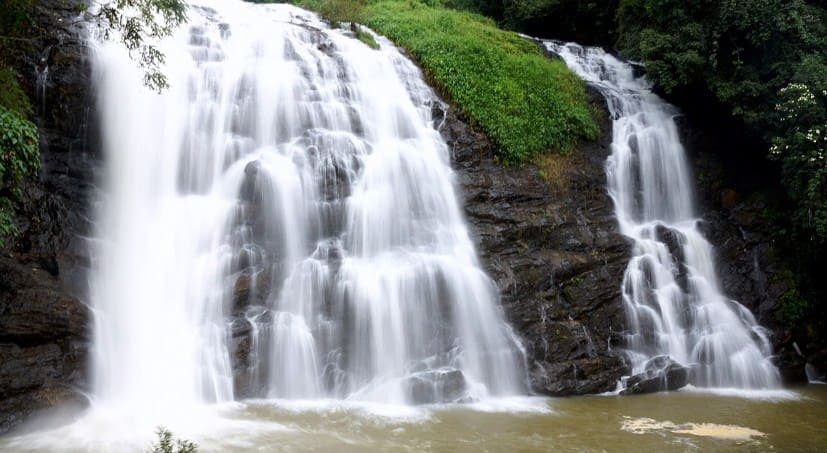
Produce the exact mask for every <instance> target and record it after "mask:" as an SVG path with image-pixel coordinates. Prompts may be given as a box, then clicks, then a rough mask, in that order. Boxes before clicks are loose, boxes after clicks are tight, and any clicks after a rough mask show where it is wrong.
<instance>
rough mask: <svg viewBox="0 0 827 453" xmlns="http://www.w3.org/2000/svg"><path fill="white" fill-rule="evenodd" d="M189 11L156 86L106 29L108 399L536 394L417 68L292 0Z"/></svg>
mask: <svg viewBox="0 0 827 453" xmlns="http://www.w3.org/2000/svg"><path fill="white" fill-rule="evenodd" d="M189 16H190V22H189V23H188V24H187V26H185V27H184V28H183V29H182V30H180V31H179V32H178V33H176V35H175V36H174V37H172V38H170V39H168V40H166V41H164V42H163V43H161V48H162V50H163V51H164V53H165V54H166V57H167V65H166V67H165V68H164V73H165V75H166V76H167V77H168V79H169V83H170V88H169V89H168V90H166V91H164V92H163V93H162V94H160V95H158V94H154V93H151V92H150V91H149V90H148V89H146V88H145V87H142V86H141V72H140V70H139V69H137V68H136V67H135V64H134V62H132V61H130V59H129V57H128V55H127V53H126V52H125V50H124V49H122V48H121V47H120V46H118V45H115V44H96V45H95V46H94V47H95V51H94V59H93V60H94V64H93V66H94V70H95V76H96V81H97V82H96V83H97V86H96V88H97V91H98V97H99V105H98V107H99V113H100V116H101V123H102V130H103V144H104V149H105V156H106V159H105V161H106V168H105V178H104V180H103V181H102V187H103V189H102V192H103V194H102V200H101V202H100V206H99V209H98V214H97V240H96V241H95V244H96V247H95V250H94V256H95V262H94V269H93V272H92V277H91V302H92V306H93V308H94V312H95V325H94V347H93V363H92V371H93V373H92V376H93V400H94V401H93V410H95V411H104V412H107V413H111V414H127V413H128V414H130V415H129V417H130V419H135V420H141V421H146V420H153V421H154V420H157V421H158V423H161V422H165V420H167V421H169V423H173V424H174V422H175V420H176V418H177V417H178V416H180V417H184V418H185V417H186V414H188V413H189V411H190V410H191V409H192V410H194V409H197V410H201V408H203V406H204V405H209V404H215V403H225V402H231V401H234V400H237V399H241V398H250V397H252V398H279V399H288V400H289V399H301V400H313V399H349V400H355V401H371V402H377V403H382V404H401V405H406V404H414V403H443V402H467V401H476V400H480V399H486V398H491V397H504V396H510V395H519V394H523V393H525V392H527V386H526V376H525V371H524V359H523V354H522V351H521V347H520V344H519V342H518V341H517V340H516V338H515V336H514V335H513V333H512V332H511V329H510V328H509V327H508V325H507V324H506V323H505V322H504V320H503V317H502V315H501V313H500V309H499V306H498V290H497V288H496V285H495V284H494V283H493V282H492V280H491V279H490V278H489V277H488V276H487V275H486V274H485V273H484V272H483V271H482V270H481V268H480V266H479V263H478V261H477V258H476V254H475V250H474V246H473V243H472V241H471V240H470V238H469V236H468V232H467V229H466V226H465V223H464V220H463V216H462V214H461V211H460V209H459V205H458V203H457V197H456V193H455V189H454V185H455V182H454V176H453V173H452V171H451V169H450V165H449V164H450V162H449V154H448V149H447V146H446V144H445V142H444V141H443V140H442V139H441V137H440V135H439V133H438V132H437V131H436V130H435V129H434V127H433V124H432V119H431V108H432V106H433V105H434V103H438V102H439V101H438V100H437V97H436V96H435V94H434V93H433V92H432V91H431V89H430V88H428V86H427V85H426V84H425V83H424V82H423V80H422V75H421V73H420V71H419V70H418V69H417V68H416V67H415V66H414V65H413V64H412V63H411V62H410V61H409V60H408V59H406V58H405V57H404V56H402V55H401V54H400V53H399V52H398V50H397V49H396V48H395V47H394V46H392V45H391V44H390V43H389V42H388V41H386V40H384V39H382V38H378V39H379V41H380V42H381V43H382V48H381V49H380V50H373V49H370V48H369V47H368V46H366V45H365V44H363V43H361V42H360V41H358V40H356V39H354V38H353V37H352V36H350V35H349V33H348V32H346V31H343V30H330V29H329V28H328V27H327V25H326V24H324V23H322V22H321V21H320V20H318V18H317V17H316V16H315V15H313V14H311V13H308V12H306V11H304V10H301V9H299V8H296V7H292V6H288V5H266V6H265V5H253V4H249V3H244V2H240V1H218V0H205V1H203V2H200V3H198V5H197V6H193V7H191V8H190V11H189ZM116 418H117V417H116Z"/></svg>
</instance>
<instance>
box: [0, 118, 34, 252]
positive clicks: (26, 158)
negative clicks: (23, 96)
mask: <svg viewBox="0 0 827 453" xmlns="http://www.w3.org/2000/svg"><path fill="white" fill-rule="evenodd" d="M38 170H40V160H39V153H38V138H37V128H36V127H35V125H34V124H32V123H31V121H28V120H27V119H26V118H24V117H23V116H22V115H21V114H20V113H19V112H16V111H14V110H9V109H7V108H6V107H4V106H0V245H2V243H3V240H2V238H3V237H7V236H10V235H13V234H15V233H16V229H15V226H14V223H13V222H12V217H13V214H14V205H15V203H16V202H17V200H18V199H19V198H20V182H21V181H22V179H23V178H24V177H27V176H35V175H37V172H38Z"/></svg>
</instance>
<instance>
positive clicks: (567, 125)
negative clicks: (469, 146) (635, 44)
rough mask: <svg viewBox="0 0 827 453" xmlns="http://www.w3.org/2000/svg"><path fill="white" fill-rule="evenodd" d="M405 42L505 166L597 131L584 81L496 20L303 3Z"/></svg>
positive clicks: (401, 4) (397, 5)
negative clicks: (485, 136) (487, 139)
mask: <svg viewBox="0 0 827 453" xmlns="http://www.w3.org/2000/svg"><path fill="white" fill-rule="evenodd" d="M297 3H299V4H300V5H302V6H305V7H309V8H311V9H315V10H317V11H320V13H321V14H322V15H323V16H325V17H327V18H329V19H330V20H332V21H359V22H362V23H364V24H365V25H367V26H369V27H371V28H372V29H373V30H376V31H377V32H378V33H380V34H382V35H384V36H387V37H388V38H390V39H391V40H393V41H394V42H395V43H397V44H398V45H400V46H402V47H404V48H405V49H406V50H407V51H408V52H409V53H410V55H411V56H412V57H413V58H414V59H416V60H417V62H418V63H419V64H420V65H421V66H422V68H423V70H424V72H425V74H426V76H427V77H428V78H429V79H431V81H432V82H434V84H435V85H436V86H437V87H438V88H439V89H440V90H441V91H442V93H443V94H444V95H445V96H447V97H449V98H450V99H451V100H452V101H453V102H454V103H455V104H456V105H457V106H458V107H459V108H460V109H461V110H462V111H463V112H464V113H465V114H466V115H468V117H469V118H470V119H471V121H472V123H473V124H475V125H476V126H478V127H480V128H481V129H482V130H483V131H485V132H486V133H487V134H488V136H489V137H490V138H491V139H492V141H493V142H494V143H495V144H497V145H498V148H499V152H500V157H501V158H502V159H503V160H504V161H505V162H508V163H521V162H526V161H528V160H530V159H532V158H534V157H536V156H538V155H540V154H542V153H544V152H547V151H558V152H561V151H568V150H570V149H571V148H572V147H573V145H574V144H576V143H577V142H578V141H579V140H581V139H584V138H585V139H591V138H594V137H595V136H596V135H597V126H596V124H595V121H594V119H593V117H592V114H591V110H590V109H589V106H588V103H587V101H586V94H585V89H584V84H583V82H582V81H581V80H580V79H578V78H577V77H576V76H575V75H574V74H573V73H572V72H571V71H570V70H569V69H568V68H567V67H566V66H565V64H564V63H563V62H561V61H557V60H553V59H550V58H547V57H546V56H545V55H544V54H543V52H542V51H541V49H540V48H539V47H538V46H537V45H535V44H534V43H531V42H530V41H528V40H526V39H523V38H521V37H519V36H518V35H516V34H515V33H512V32H507V31H503V30H500V29H498V28H497V27H496V25H495V24H494V22H493V21H492V20H490V19H487V18H485V17H483V16H480V15H477V14H473V13H470V12H463V11H456V10H451V9H447V8H444V7H441V6H439V5H438V3H439V2H437V1H430V2H423V1H417V0H406V1H398V0H397V1H391V0H386V1H382V0H374V1H369V2H345V1H342V0H304V1H299V2H297Z"/></svg>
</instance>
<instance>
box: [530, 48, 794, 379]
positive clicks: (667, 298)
mask: <svg viewBox="0 0 827 453" xmlns="http://www.w3.org/2000/svg"><path fill="white" fill-rule="evenodd" d="M545 46H546V47H547V48H548V49H549V50H550V51H552V52H554V53H556V54H558V55H560V57H562V58H563V60H564V61H565V62H566V64H567V65H568V66H569V67H570V68H571V69H572V70H573V71H575V72H576V73H577V74H578V75H580V76H581V77H582V78H583V79H585V80H586V81H587V82H588V83H590V84H591V85H593V86H594V87H596V88H597V89H598V90H599V91H600V92H601V93H602V94H603V95H604V96H605V98H606V101H607V104H608V107H609V111H610V113H611V117H612V120H613V132H612V154H611V156H610V157H609V159H608V161H607V163H606V173H607V178H608V188H609V194H610V195H611V197H612V199H613V200H614V203H615V213H616V215H617V218H618V222H619V224H620V231H621V233H623V234H624V235H626V236H628V237H630V238H632V239H633V240H634V243H635V245H634V251H633V257H632V259H631V261H630V262H629V264H628V267H627V268H626V272H625V275H624V277H623V283H622V291H623V304H624V307H625V309H626V315H627V320H628V327H627V328H628V331H629V334H628V337H627V342H626V343H627V347H628V353H629V356H630V358H631V359H632V365H633V370H632V372H633V373H634V374H637V373H642V372H644V371H646V370H647V368H651V366H652V365H653V364H655V363H660V364H662V363H668V362H666V361H664V360H655V359H657V358H659V357H662V356H669V357H670V358H671V360H674V361H677V362H678V363H680V364H682V365H685V366H688V367H690V369H691V373H690V382H692V383H693V384H695V385H697V386H702V387H733V388H751V389H768V388H777V387H778V386H779V385H780V382H779V381H780V379H779V374H778V370H777V369H776V368H775V366H774V365H773V363H772V361H771V359H770V354H771V349H770V345H769V341H768V340H767V334H768V332H767V331H766V330H765V329H763V328H762V327H761V326H760V325H758V323H757V322H756V320H755V317H754V316H753V315H752V313H750V311H749V310H748V309H747V308H746V307H744V306H743V305H741V304H739V303H738V302H737V301H734V300H731V299H729V298H727V297H726V296H725V295H724V294H723V291H722V290H721V288H720V284H719V281H718V276H717V274H716V270H715V260H714V255H715V253H714V250H713V248H712V245H711V244H710V243H709V242H708V241H707V240H706V239H705V238H704V237H703V235H702V234H701V232H700V230H699V228H698V223H699V222H700V219H699V218H698V214H697V212H696V210H695V206H694V200H693V193H694V188H693V185H692V182H691V180H692V178H691V173H690V168H689V164H688V162H687V158H686V153H685V151H684V148H683V145H682V144H681V141H680V135H679V133H678V127H677V124H676V123H675V121H674V118H675V116H676V115H677V114H678V112H677V110H676V109H675V108H674V107H673V106H671V105H669V104H667V103H666V102H665V101H663V100H662V99H660V98H659V97H658V96H657V95H655V94H653V93H652V91H651V85H650V84H649V82H648V81H647V80H646V79H645V78H642V77H637V76H636V75H635V74H634V70H633V68H632V66H631V65H630V64H628V63H625V62H622V61H620V60H618V59H617V58H615V57H614V56H612V55H610V54H609V53H607V52H605V51H603V50H602V49H599V48H592V47H583V46H580V45H578V44H574V43H568V44H562V43H558V42H554V41H547V42H545Z"/></svg>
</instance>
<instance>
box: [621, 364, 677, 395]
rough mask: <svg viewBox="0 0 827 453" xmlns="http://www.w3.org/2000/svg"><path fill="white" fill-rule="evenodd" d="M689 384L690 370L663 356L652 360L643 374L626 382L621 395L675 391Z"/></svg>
mask: <svg viewBox="0 0 827 453" xmlns="http://www.w3.org/2000/svg"><path fill="white" fill-rule="evenodd" d="M688 383H689V368H687V367H685V366H683V365H681V364H680V363H678V362H675V361H674V360H672V359H671V358H670V357H669V356H666V355H662V356H657V357H653V358H652V359H650V360H649V361H648V362H647V363H646V365H645V367H644V371H643V373H639V374H636V375H634V376H631V377H630V378H628V379H627V380H626V388H625V389H624V390H622V391H621V392H620V394H621V395H637V394H643V393H655V392H662V391H674V390H678V389H680V388H683V387H686V384H688Z"/></svg>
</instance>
